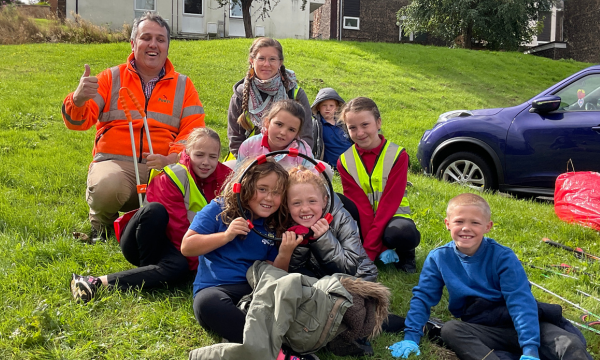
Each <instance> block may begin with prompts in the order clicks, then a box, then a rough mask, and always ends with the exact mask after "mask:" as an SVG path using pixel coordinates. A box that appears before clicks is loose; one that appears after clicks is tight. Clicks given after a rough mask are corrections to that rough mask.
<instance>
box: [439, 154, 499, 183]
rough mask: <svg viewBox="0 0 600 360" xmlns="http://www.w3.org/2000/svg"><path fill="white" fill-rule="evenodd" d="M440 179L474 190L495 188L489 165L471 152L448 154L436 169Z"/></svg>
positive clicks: (494, 180)
mask: <svg viewBox="0 0 600 360" xmlns="http://www.w3.org/2000/svg"><path fill="white" fill-rule="evenodd" d="M436 176H437V178H438V179H440V180H444V181H448V182H456V183H459V184H461V185H465V186H468V187H470V188H472V189H474V190H480V191H481V190H493V189H495V188H496V179H494V176H493V173H492V171H491V169H490V166H489V165H488V164H487V163H486V162H485V160H483V159H482V158H481V157H480V156H479V155H477V154H474V153H471V152H466V151H462V152H457V153H455V154H452V155H450V156H448V157H447V158H446V159H444V161H442V163H441V164H440V166H439V167H438V169H437V172H436Z"/></svg>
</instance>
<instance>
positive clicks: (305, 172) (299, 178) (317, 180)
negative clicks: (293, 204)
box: [288, 165, 328, 206]
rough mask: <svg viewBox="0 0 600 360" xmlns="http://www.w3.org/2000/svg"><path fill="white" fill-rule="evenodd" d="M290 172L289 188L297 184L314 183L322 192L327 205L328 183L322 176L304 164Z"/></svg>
mask: <svg viewBox="0 0 600 360" xmlns="http://www.w3.org/2000/svg"><path fill="white" fill-rule="evenodd" d="M289 174H290V177H289V180H288V189H289V188H290V187H292V186H293V185H296V184H312V185H314V186H315V188H316V189H317V190H319V191H320V192H321V194H322V195H323V200H325V206H327V198H328V196H327V184H326V183H325V180H323V178H322V177H321V176H319V175H317V174H315V173H314V172H313V171H312V170H309V169H307V168H306V167H304V166H303V165H299V166H296V167H295V168H292V169H290V171H289Z"/></svg>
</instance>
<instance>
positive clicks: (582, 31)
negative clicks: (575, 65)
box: [564, 0, 600, 63]
mask: <svg viewBox="0 0 600 360" xmlns="http://www.w3.org/2000/svg"><path fill="white" fill-rule="evenodd" d="M599 19H600V0H576V1H573V0H570V1H565V9H564V38H565V41H566V42H567V44H568V45H567V54H568V55H567V57H569V58H572V59H574V60H578V61H586V62H592V63H600V20H599Z"/></svg>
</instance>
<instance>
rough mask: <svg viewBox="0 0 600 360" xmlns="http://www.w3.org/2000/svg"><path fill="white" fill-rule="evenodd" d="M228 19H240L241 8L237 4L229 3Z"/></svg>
mask: <svg viewBox="0 0 600 360" xmlns="http://www.w3.org/2000/svg"><path fill="white" fill-rule="evenodd" d="M229 17H232V18H240V19H241V18H242V6H241V5H240V4H239V3H230V6H229Z"/></svg>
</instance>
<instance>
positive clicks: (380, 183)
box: [340, 140, 411, 219]
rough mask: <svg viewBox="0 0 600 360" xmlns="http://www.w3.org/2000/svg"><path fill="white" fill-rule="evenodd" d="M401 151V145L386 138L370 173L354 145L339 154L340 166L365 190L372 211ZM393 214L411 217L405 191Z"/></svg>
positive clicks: (375, 207) (402, 149)
mask: <svg viewBox="0 0 600 360" xmlns="http://www.w3.org/2000/svg"><path fill="white" fill-rule="evenodd" d="M403 151H404V148H403V147H400V146H398V145H396V144H394V143H392V142H391V141H387V140H386V143H385V145H384V146H383V149H382V150H381V153H380V154H379V156H378V157H377V160H376V162H375V166H374V167H373V170H372V172H371V173H370V174H369V173H368V172H367V169H366V168H365V166H364V164H363V162H362V159H361V158H360V155H359V154H358V151H356V145H352V146H351V147H350V148H349V149H348V150H346V152H344V153H343V154H342V155H340V162H341V163H342V166H343V167H344V169H345V170H346V171H347V172H348V174H350V176H352V178H353V179H354V181H355V182H356V183H357V184H358V185H360V187H361V188H362V190H363V191H364V192H365V194H366V195H367V198H368V199H369V203H371V207H372V208H373V212H374V213H375V212H377V207H378V206H379V200H380V199H381V196H382V195H383V190H384V189H385V185H386V183H387V179H388V177H389V175H390V171H391V170H392V167H393V166H394V163H395V162H396V159H398V156H399V155H400V154H401V153H402V152H403ZM394 216H400V217H404V218H408V219H410V218H411V217H410V204H409V202H408V199H407V198H406V191H405V192H404V194H402V201H401V202H400V206H399V207H398V209H397V210H396V213H395V214H394Z"/></svg>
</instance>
